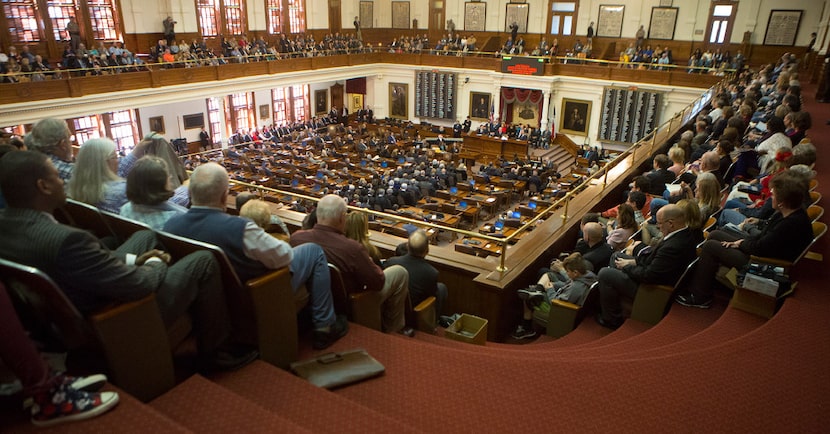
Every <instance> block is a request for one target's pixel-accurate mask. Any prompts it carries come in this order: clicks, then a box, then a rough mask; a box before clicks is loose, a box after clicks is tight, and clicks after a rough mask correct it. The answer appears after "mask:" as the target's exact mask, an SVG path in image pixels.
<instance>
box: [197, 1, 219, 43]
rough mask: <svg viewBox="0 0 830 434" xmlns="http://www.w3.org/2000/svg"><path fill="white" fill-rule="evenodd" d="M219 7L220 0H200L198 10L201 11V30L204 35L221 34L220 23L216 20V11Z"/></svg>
mask: <svg viewBox="0 0 830 434" xmlns="http://www.w3.org/2000/svg"><path fill="white" fill-rule="evenodd" d="M218 9H219V0H198V1H197V3H196V10H198V11H199V30H201V32H202V36H205V37H210V36H219V23H218V22H217V20H216V11H217V10H218Z"/></svg>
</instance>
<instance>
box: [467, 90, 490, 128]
mask: <svg viewBox="0 0 830 434" xmlns="http://www.w3.org/2000/svg"><path fill="white" fill-rule="evenodd" d="M491 98H492V95H490V94H489V93H483V92H470V119H477V120H480V121H486V120H489V119H490V101H491Z"/></svg>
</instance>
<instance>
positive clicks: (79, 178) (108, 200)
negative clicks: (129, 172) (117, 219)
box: [67, 139, 127, 214]
mask: <svg viewBox="0 0 830 434" xmlns="http://www.w3.org/2000/svg"><path fill="white" fill-rule="evenodd" d="M117 170H118V154H116V153H115V142H113V141H112V140H110V139H92V140H87V142H86V143H84V144H83V146H81V150H80V151H79V152H78V157H77V158H76V160H75V170H74V171H73V172H72V178H70V179H69V185H68V186H67V194H68V196H69V197H71V198H72V199H75V200H77V201H80V202H83V203H88V204H90V205H94V206H96V207H98V208H100V209H103V210H105V211H109V212H112V213H115V214H118V211H119V210H120V209H121V206H122V205H124V204H125V203H127V182H126V181H124V179H122V178H121V177H119V176H118V175H116V174H115V172H116V171H117Z"/></svg>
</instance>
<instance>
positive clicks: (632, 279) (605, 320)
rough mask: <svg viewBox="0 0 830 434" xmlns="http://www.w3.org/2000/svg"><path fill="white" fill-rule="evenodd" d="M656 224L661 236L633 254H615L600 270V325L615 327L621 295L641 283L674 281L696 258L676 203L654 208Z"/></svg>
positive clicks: (632, 291) (634, 291)
mask: <svg viewBox="0 0 830 434" xmlns="http://www.w3.org/2000/svg"><path fill="white" fill-rule="evenodd" d="M657 225H658V227H659V228H660V232H661V233H663V239H662V241H660V243H658V244H657V245H656V246H654V247H649V248H645V249H642V250H641V251H640V252H639V253H638V254H637V256H636V258H633V259H628V258H623V257H617V258H615V259H614V263H613V266H609V267H605V268H603V269H601V270H599V273H598V275H597V278H598V280H599V287H598V288H599V295H600V306H601V308H602V312H600V313H599V314H598V315H597V317H596V319H597V322H598V323H599V324H600V325H601V326H603V327H608V328H612V329H616V328H618V327H619V326H620V325H621V324H622V323H623V321H624V318H623V312H622V306H621V305H620V296H621V295H624V296H627V297H632V298H633V297H634V296H635V295H636V294H637V289H638V287H639V285H640V284H641V283H651V284H656V285H674V283H675V282H676V281H677V279H678V277H679V276H681V275H682V274H683V271H684V270H685V269H686V267H687V266H688V265H689V263H691V262H692V260H694V258H695V245H696V244H695V239H694V236H693V235H692V232H691V231H690V230H689V228H688V227H687V225H686V214H685V212H684V211H683V210H682V209H681V208H680V207H678V206H677V205H675V204H669V205H666V206H664V207H662V208H660V210H659V211H657Z"/></svg>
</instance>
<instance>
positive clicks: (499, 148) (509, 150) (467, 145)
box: [464, 134, 528, 167]
mask: <svg viewBox="0 0 830 434" xmlns="http://www.w3.org/2000/svg"><path fill="white" fill-rule="evenodd" d="M527 146H528V144H527V142H522V141H519V140H513V139H508V140H501V139H499V138H496V137H489V136H477V135H475V134H473V135H469V136H464V150H465V151H467V152H470V153H473V154H480V156H481V157H482V158H485V159H488V160H490V161H497V160H498V159H499V158H500V157H504V158H513V156H514V155H519V156H521V157H527ZM467 167H470V166H469V165H468V166H467Z"/></svg>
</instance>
